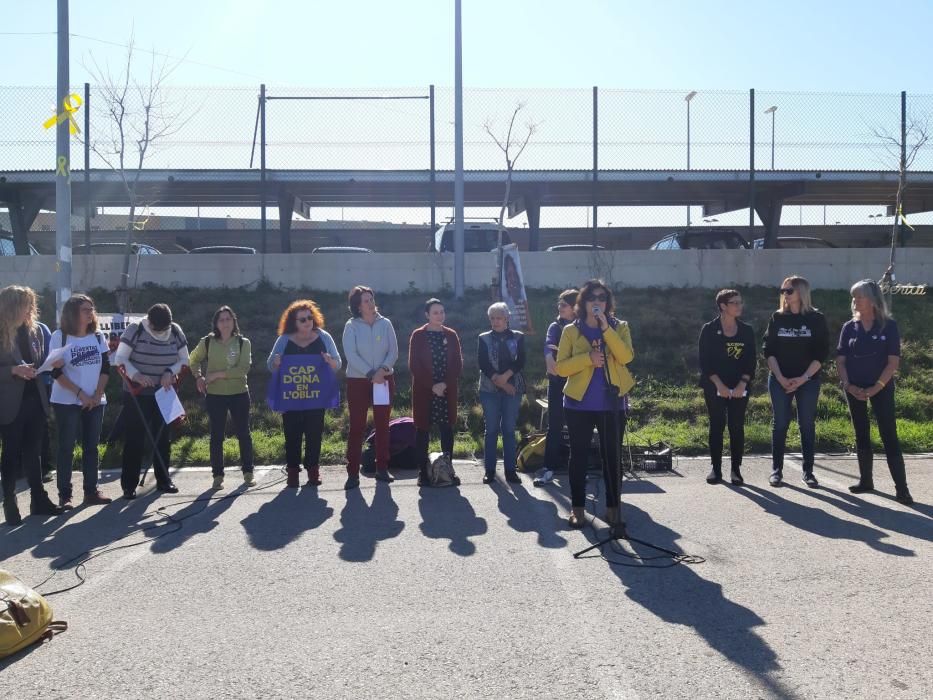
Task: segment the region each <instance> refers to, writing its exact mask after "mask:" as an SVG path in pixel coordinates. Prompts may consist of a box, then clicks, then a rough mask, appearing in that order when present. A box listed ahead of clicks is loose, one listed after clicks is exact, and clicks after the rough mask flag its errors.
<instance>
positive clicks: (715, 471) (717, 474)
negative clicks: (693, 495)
mask: <svg viewBox="0 0 933 700" xmlns="http://www.w3.org/2000/svg"><path fill="white" fill-rule="evenodd" d="M720 481H722V467H717V466H716V465H713V468H712V470H711V471H710V473H709V475H707V477H706V483H707V484H718V483H719V482H720Z"/></svg>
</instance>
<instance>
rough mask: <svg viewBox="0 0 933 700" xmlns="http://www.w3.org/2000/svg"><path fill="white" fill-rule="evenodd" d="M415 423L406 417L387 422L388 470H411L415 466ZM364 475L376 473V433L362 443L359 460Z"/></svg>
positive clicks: (373, 432) (372, 433)
mask: <svg viewBox="0 0 933 700" xmlns="http://www.w3.org/2000/svg"><path fill="white" fill-rule="evenodd" d="M416 434H417V431H416V430H415V421H414V420H412V419H411V418H409V417H408V416H402V417H400V418H393V419H392V420H390V421H389V469H413V468H414V467H415V466H416V461H415V459H416V455H415V435H416ZM360 464H361V467H362V472H363V473H364V474H375V473H376V431H375V430H374V431H372V432H371V433H370V434H369V437H367V438H366V442H365V443H364V450H363V454H362V457H361V460H360Z"/></svg>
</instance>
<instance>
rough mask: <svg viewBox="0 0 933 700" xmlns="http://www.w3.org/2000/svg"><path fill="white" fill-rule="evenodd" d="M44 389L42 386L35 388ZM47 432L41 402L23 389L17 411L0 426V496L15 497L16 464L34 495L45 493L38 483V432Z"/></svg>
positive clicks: (40, 482)
mask: <svg viewBox="0 0 933 700" xmlns="http://www.w3.org/2000/svg"><path fill="white" fill-rule="evenodd" d="M39 389H40V390H41V391H45V388H44V387H39ZM47 432H48V423H47V422H46V417H45V411H43V410H42V401H41V400H40V399H39V396H38V394H36V393H34V392H30V391H27V392H24V393H23V402H22V403H21V404H20V407H19V413H17V414H16V418H14V419H13V421H12V422H10V423H7V424H6V425H0V437H2V438H3V455H2V457H0V478H2V479H3V497H4V498H5V499H6V498H13V497H15V496H16V478H17V474H18V473H19V467H20V463H22V466H23V471H24V472H25V473H26V481H27V482H28V483H29V490H30V492H31V493H32V494H33V495H34V496H35V495H36V494H39V493H45V488H44V487H43V486H42V464H41V462H40V454H41V451H42V435H43V434H44V433H47Z"/></svg>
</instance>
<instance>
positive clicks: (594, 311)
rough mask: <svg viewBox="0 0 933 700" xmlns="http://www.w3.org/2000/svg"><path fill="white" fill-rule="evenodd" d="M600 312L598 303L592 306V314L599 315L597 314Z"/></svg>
mask: <svg viewBox="0 0 933 700" xmlns="http://www.w3.org/2000/svg"><path fill="white" fill-rule="evenodd" d="M601 313H602V308H600V307H599V306H598V305H596V306H594V307H593V315H594V316H599V314H601Z"/></svg>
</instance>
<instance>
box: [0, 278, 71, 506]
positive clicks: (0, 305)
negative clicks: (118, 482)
mask: <svg viewBox="0 0 933 700" xmlns="http://www.w3.org/2000/svg"><path fill="white" fill-rule="evenodd" d="M38 318H39V310H38V307H37V306H36V293H35V292H34V291H32V290H31V289H30V288H29V287H19V286H15V285H11V286H9V287H4V288H3V289H0V396H2V397H3V399H2V400H0V436H2V438H3V458H2V460H0V478H2V480H3V514H4V517H5V518H6V522H7V525H19V524H20V523H21V522H22V518H20V514H19V508H18V506H17V504H16V471H17V467H18V466H19V461H20V459H22V463H23V470H24V471H25V472H26V480H27V481H28V482H29V492H30V496H31V500H30V506H29V512H30V513H31V514H32V515H58V514H59V513H61V512H62V510H61V508H59V507H58V506H56V505H55V504H54V503H52V501H51V499H49V495H48V494H47V493H46V492H45V487H43V485H42V466H41V464H40V462H39V453H40V450H41V449H42V434H43V433H44V432H45V431H46V430H47V425H46V415H47V414H48V411H49V405H48V398H47V397H46V394H45V387H43V386H42V385H41V378H40V377H39V375H38V373H37V372H36V368H37V367H38V366H39V361H40V358H41V357H42V355H43V354H44V352H43V351H44V349H45V348H44V347H43V340H42V334H41V333H40V332H39V327H38V325H37V323H38Z"/></svg>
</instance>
